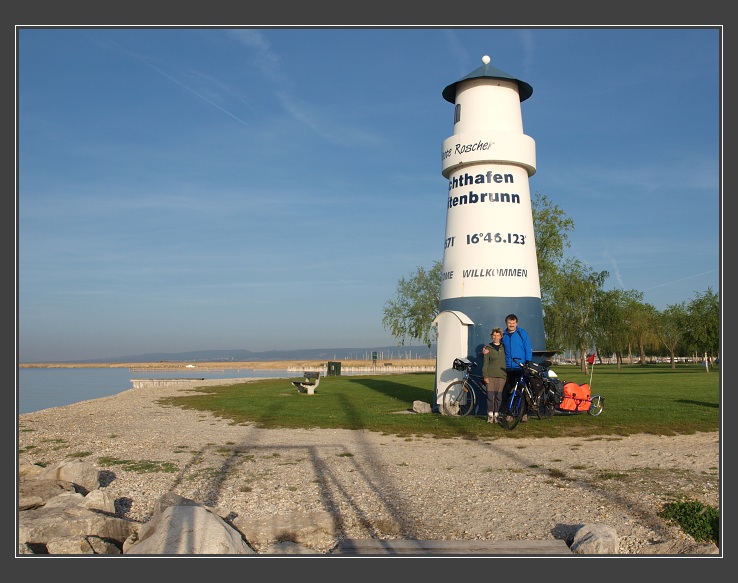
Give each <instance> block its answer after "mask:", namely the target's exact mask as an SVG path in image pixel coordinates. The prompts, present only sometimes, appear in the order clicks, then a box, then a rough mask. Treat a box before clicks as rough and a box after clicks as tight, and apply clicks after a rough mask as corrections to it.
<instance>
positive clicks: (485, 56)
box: [482, 55, 490, 65]
mask: <svg viewBox="0 0 738 583" xmlns="http://www.w3.org/2000/svg"><path fill="white" fill-rule="evenodd" d="M489 61H490V58H489V57H488V56H487V55H484V56H483V57H482V62H483V63H484V64H485V65H489Z"/></svg>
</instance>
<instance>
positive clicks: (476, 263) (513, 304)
mask: <svg viewBox="0 0 738 583" xmlns="http://www.w3.org/2000/svg"><path fill="white" fill-rule="evenodd" d="M532 94H533V88H532V87H531V86H530V85H529V84H528V83H526V82H525V81H521V80H520V79H516V78H515V77H513V76H512V75H509V74H508V73H505V72H504V71H501V70H499V69H497V68H495V67H493V66H492V65H491V64H490V58H489V57H488V56H486V55H485V56H484V57H482V66H481V67H479V68H478V69H476V70H474V71H472V72H471V73H469V74H468V75H466V76H465V77H462V78H461V79H459V80H458V81H456V82H454V83H451V84H450V85H448V86H447V87H446V88H445V89H444V90H443V92H442V95H443V98H444V99H445V100H446V101H448V102H450V103H452V104H454V125H453V135H452V136H451V137H449V138H447V139H446V140H444V142H443V145H442V151H441V161H442V170H441V173H442V174H443V177H444V178H445V179H446V180H447V181H448V200H447V204H446V233H445V237H444V252H443V269H442V275H441V293H440V306H439V314H438V316H437V317H436V319H435V320H434V321H433V324H434V325H435V326H437V332H438V341H437V353H436V354H437V356H436V359H437V361H436V387H435V392H436V404H438V403H439V402H440V398H441V395H442V394H443V391H444V390H445V389H446V387H447V386H448V385H449V384H450V383H451V382H453V381H454V380H456V379H458V378H459V373H458V371H455V370H454V369H453V368H452V364H453V360H454V359H455V358H460V357H463V358H468V359H469V360H471V361H473V362H476V363H477V364H479V365H480V366H481V363H482V348H483V346H484V345H485V344H487V343H488V342H490V332H491V330H492V329H493V328H495V327H500V328H502V329H503V330H504V328H505V316H507V315H508V314H516V315H517V316H518V321H519V325H520V327H521V328H524V329H525V330H526V331H527V332H528V334H529V336H530V341H531V344H532V348H533V351H534V354H536V353H538V354H539V355H540V354H541V353H544V352H545V337H544V331H543V309H542V305H541V287H540V280H539V278H538V262H537V257H536V243H535V237H534V233H533V211H532V207H531V196H530V186H529V182H528V179H529V178H530V177H531V176H532V175H533V174H535V171H536V150H535V142H534V141H533V139H532V138H531V137H529V136H527V135H525V134H524V133H523V118H522V113H521V105H520V104H521V103H522V102H523V101H525V100H526V99H528V98H529V97H530V96H531V95H532Z"/></svg>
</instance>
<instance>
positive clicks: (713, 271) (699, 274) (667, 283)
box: [644, 269, 717, 291]
mask: <svg viewBox="0 0 738 583" xmlns="http://www.w3.org/2000/svg"><path fill="white" fill-rule="evenodd" d="M716 271H717V269H711V270H710V271H705V272H703V273H696V274H695V275H690V276H688V277H683V278H682V279H675V280H673V281H667V282H665V283H660V284H658V285H654V286H653V287H649V288H648V289H646V290H644V291H649V290H652V289H656V288H657V287H664V286H665V285H671V284H673V283H679V282H682V281H687V280H688V279H694V278H695V277H702V276H703V275H709V274H710V273H715V272H716Z"/></svg>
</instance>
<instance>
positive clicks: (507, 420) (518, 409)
mask: <svg viewBox="0 0 738 583" xmlns="http://www.w3.org/2000/svg"><path fill="white" fill-rule="evenodd" d="M524 405H525V397H524V396H523V393H522V392H520V391H519V390H518V389H515V390H514V391H513V392H512V393H511V394H510V396H509V397H508V398H507V400H506V401H504V402H503V403H502V406H501V407H500V420H499V424H500V425H502V427H503V429H515V428H516V427H517V426H518V423H520V420H521V419H522V417H523V412H524V410H525V407H524Z"/></svg>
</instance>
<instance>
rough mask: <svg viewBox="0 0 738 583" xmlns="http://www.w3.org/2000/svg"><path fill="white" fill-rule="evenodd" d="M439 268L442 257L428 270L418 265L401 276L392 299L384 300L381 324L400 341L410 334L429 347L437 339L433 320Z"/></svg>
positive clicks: (402, 343)
mask: <svg viewBox="0 0 738 583" xmlns="http://www.w3.org/2000/svg"><path fill="white" fill-rule="evenodd" d="M442 268H443V263H442V262H441V261H435V262H434V263H433V265H432V267H431V268H430V269H428V270H426V269H425V268H423V267H418V268H417V269H416V270H415V272H414V273H413V274H412V275H411V276H410V277H409V278H408V279H405V278H404V277H403V278H402V279H400V281H399V282H397V291H396V293H395V299H393V300H389V301H387V303H385V305H384V317H383V318H382V325H383V326H384V328H385V330H389V331H390V333H391V334H392V336H394V337H395V338H399V339H400V344H401V345H404V344H405V339H406V338H412V339H416V340H420V341H421V342H423V344H425V345H426V346H427V347H428V348H430V347H431V344H433V342H434V341H435V340H436V334H437V331H436V329H435V327H434V326H433V325H432V323H433V320H434V319H435V317H436V316H437V315H438V310H439V307H440V304H441V269H442Z"/></svg>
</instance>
